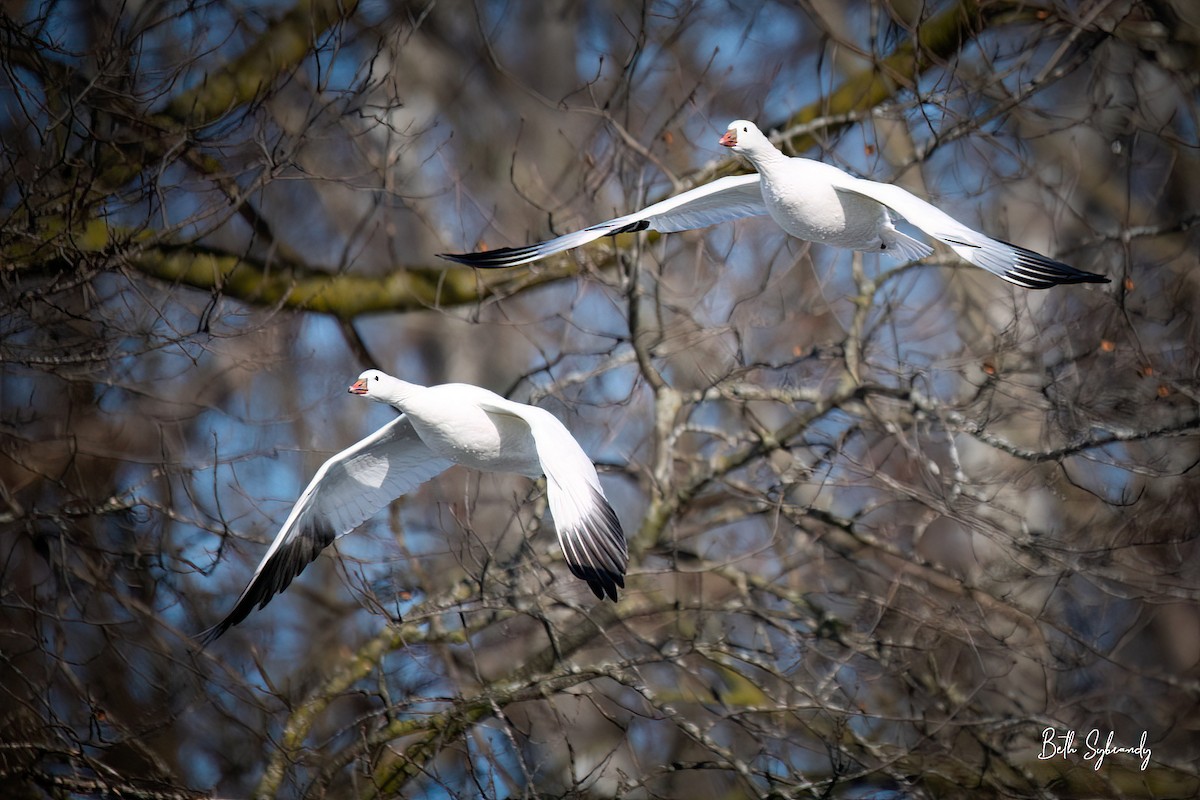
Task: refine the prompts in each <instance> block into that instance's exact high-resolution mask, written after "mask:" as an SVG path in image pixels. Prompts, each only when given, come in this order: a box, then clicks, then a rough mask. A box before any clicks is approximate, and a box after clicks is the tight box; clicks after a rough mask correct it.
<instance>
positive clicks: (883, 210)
mask: <svg viewBox="0 0 1200 800" xmlns="http://www.w3.org/2000/svg"><path fill="white" fill-rule="evenodd" d="M720 143H721V144H723V145H725V146H726V147H729V148H731V149H732V150H733V151H734V152H735V153H739V154H741V155H743V156H745V157H746V158H747V159H749V160H750V163H752V164H753V165H754V168H755V169H756V170H758V172H757V174H751V175H736V176H731V177H727V178H719V179H717V180H715V181H713V182H711V183H707V184H705V185H704V186H698V187H696V188H695V189H692V190H690V191H687V192H684V193H682V194H678V195H675V196H674V197H670V198H668V199H666V200H663V201H662V202H660V203H655V204H654V205H651V206H647V207H646V208H643V209H642V210H641V211H635V212H633V213H632V214H626V215H625V216H623V217H617V218H616V219H610V220H608V221H607V222H601V223H599V224H596V225H592V226H591V227H588V228H584V229H583V230H581V231H575V232H573V233H568V234H564V235H562V236H558V237H556V238H554V239H549V240H547V241H544V242H538V243H537V244H531V245H526V246H525V247H505V248H501V249H498V250H488V251H484V252H480V253H465V254H453V253H441V254H439V255H440V256H441V257H442V258H445V259H448V260H450V261H457V262H458V263H460V264H467V265H468V266H472V267H484V268H494V267H515V266H517V265H518V264H527V263H529V262H530V261H537V260H538V259H542V258H545V257H546V256H549V255H552V254H554V253H559V252H562V251H563V250H569V249H571V248H573V247H579V246H580V245H582V244H587V243H588V242H591V241H593V240H595V239H599V238H600V237H601V236H615V235H617V234H618V233H628V232H631V231H642V230H648V229H649V230H656V231H660V232H662V233H674V232H675V231H686V230H692V229H695V228H704V227H707V226H709V225H714V224H716V223H718V222H726V221H728V220H732V219H740V218H742V217H754V216H762V215H764V214H769V215H770V217H771V219H773V220H775V222H777V223H778V224H779V227H781V228H783V229H784V230H785V231H787V232H788V233H789V234H791V235H792V236H795V237H796V238H798V239H805V240H807V241H810V242H819V243H821V244H828V245H833V246H835V247H845V248H848V249H850V250H863V251H866V252H877V253H886V254H888V255H892V256H895V257H896V258H903V259H909V260H913V259H919V258H924V257H925V256H927V255H929V254H930V253H932V252H933V248H931V247H930V246H929V245H928V244H926V243H925V242H922V241H919V240H917V239H913V238H912V237H910V236H906V235H905V234H903V233H901V232H900V231H898V230H896V227H895V225H893V224H892V219H891V213H890V212H895V213H896V214H899V215H900V216H902V217H904V218H905V219H906V220H908V221H909V222H910V223H911V224H912V225H913V226H915V227H917V228H920V229H921V230H922V231H924V232H925V233H926V234H928V235H929V236H932V237H933V238H934V239H937V240H938V241H940V242H943V243H945V244H946V245H948V246H949V247H950V249H952V250H953V251H954V252H955V253H957V254H958V256H959V257H960V258H962V259H963V260H965V261H967V262H969V263H971V264H974V265H975V266H977V267H982V268H983V269H986V270H987V271H988V272H991V273H992V274H994V275H998V276H999V277H1001V278H1003V279H1004V280H1006V281H1008V282H1009V283H1015V284H1016V285H1017V286H1022V287H1024V288H1026V289H1046V288H1049V287H1051V286H1054V285H1056V284H1060V283H1108V278H1106V277H1104V276H1103V275H1097V274H1095V273H1092V272H1084V271H1083V270H1079V269H1076V268H1075V267H1072V266H1069V265H1067V264H1064V263H1062V262H1061V261H1055V260H1054V259H1052V258H1048V257H1046V256H1043V255H1041V254H1039V253H1035V252H1034V251H1032V250H1027V249H1025V248H1024V247H1020V246H1018V245H1015V244H1009V243H1008V242H1002V241H1000V240H999V239H993V238H991V237H990V236H985V235H984V234H982V233H980V232H979V231H976V230H973V229H971V228H968V227H967V226H966V225H963V224H962V223H961V222H959V221H958V220H956V219H954V218H953V217H951V216H950V215H949V214H946V213H945V212H943V211H941V210H940V209H938V208H936V207H935V206H932V205H930V204H929V203H927V202H925V201H924V200H922V199H920V198H919V197H917V196H915V195H913V194H911V193H909V192H907V191H905V190H904V189H901V188H900V187H899V186H895V185H893V184H890V183H877V182H875V181H869V180H864V179H863V178H856V177H854V176H853V175H850V174H849V173H846V172H843V171H842V170H840V169H838V168H837V167H834V166H831V165H829V164H824V163H822V162H820V161H813V160H812V159H808V158H790V157H788V156H785V155H784V154H783V153H781V152H780V151H779V150H778V149H777V148H776V147H775V145H773V144H771V142H770V140H768V139H767V137H766V136H764V135H763V133H762V131H760V130H759V129H758V127H757V126H756V125H755V124H754V123H753V122H749V121H747V120H744V119H739V120H735V121H734V122H731V123H730V124H729V129H728V130H727V131H726V132H725V135H724V136H722V137H721V140H720Z"/></svg>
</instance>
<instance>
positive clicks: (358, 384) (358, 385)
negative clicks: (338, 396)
mask: <svg viewBox="0 0 1200 800" xmlns="http://www.w3.org/2000/svg"><path fill="white" fill-rule="evenodd" d="M346 391H348V392H350V394H366V393H367V382H366V381H364V380H363V379H362V378H359V379H358V380H356V381H355V382H354V383H352V384H350V388H349V389H347V390H346Z"/></svg>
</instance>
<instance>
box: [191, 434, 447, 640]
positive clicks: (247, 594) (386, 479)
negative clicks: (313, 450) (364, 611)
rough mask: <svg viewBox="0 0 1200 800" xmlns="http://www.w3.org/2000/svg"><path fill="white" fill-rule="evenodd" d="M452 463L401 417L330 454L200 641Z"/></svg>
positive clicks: (238, 618) (267, 599)
mask: <svg viewBox="0 0 1200 800" xmlns="http://www.w3.org/2000/svg"><path fill="white" fill-rule="evenodd" d="M450 466H451V462H449V461H447V460H445V459H442V458H437V457H435V456H434V455H433V454H432V453H431V452H430V451H429V448H427V447H426V446H425V444H424V442H422V441H421V439H420V437H418V436H417V433H416V431H414V430H413V427H412V424H411V423H410V422H409V421H408V419H407V418H406V417H404V416H403V415H401V416H400V417H398V418H396V419H394V420H392V421H391V422H389V423H388V424H387V425H384V426H383V427H382V428H380V429H379V430H377V431H376V432H375V433H373V434H371V435H370V436H368V437H367V438H365V439H363V440H362V441H360V442H358V443H357V444H354V445H352V446H350V447H348V448H346V449H345V450H343V451H342V452H340V453H338V454H337V455H335V456H333V457H332V458H330V459H329V460H328V461H326V462H325V463H324V464H322V465H321V468H320V469H319V470H317V474H316V475H314V476H313V479H312V481H311V482H309V484H308V488H306V489H305V490H304V493H303V494H301V495H300V499H299V500H297V501H296V505H295V506H293V507H292V512H291V513H290V514H289V515H288V518H287V520H286V521H285V522H284V523H283V527H282V528H280V530H279V533H278V534H276V535H275V541H273V542H272V543H271V547H270V548H269V549H268V550H267V554H266V555H265V556H263V559H262V561H261V562H259V565H258V569H256V570H255V571H254V576H253V577H252V578H250V583H249V584H248V585H247V586H246V588H245V590H244V591H243V592H242V594H241V595H240V596H239V597H238V599H237V602H236V603H235V604H234V606H233V610H232V611H230V612H229V614H228V615H227V616H226V617H225V618H224V619H223V620H221V621H220V622H218V623H217V624H216V625H214V626H213V627H211V628H209V629H208V630H206V631H204V632H203V633H201V634H199V637H198V638H199V639H200V641H201V643H202V645H208V644H209V643H211V642H212V641H214V640H215V639H217V638H218V637H219V636H220V635H221V634H223V633H225V631H227V630H229V628H231V627H232V626H234V625H236V624H238V623H239V622H241V621H242V620H244V619H245V618H246V616H247V615H248V614H249V613H250V612H251V611H253V610H254V607H255V606H258V607H259V608H262V607H264V606H265V605H266V604H267V603H268V602H270V600H271V598H272V597H274V596H275V595H276V594H279V593H280V592H282V591H283V590H284V589H286V588H287V587H288V584H290V583H291V582H292V579H293V578H295V577H296V576H297V575H299V574H300V572H301V571H302V570H303V569H304V568H305V567H306V566H308V565H309V563H310V562H312V561H313V560H314V559H315V558H316V557H317V556H318V555H320V553H321V551H322V550H324V549H325V548H326V547H328V546H329V545H330V544H331V543H332V542H333V540H334V539H336V538H337V537H339V536H341V535H342V534H345V533H349V532H350V531H352V530H354V529H355V528H357V527H358V526H359V525H361V524H362V522H363V521H364V520H365V519H367V518H368V517H371V516H373V515H374V514H376V513H378V512H379V510H380V509H382V508H383V507H384V506H386V505H387V504H388V503H390V502H392V501H393V500H395V499H396V498H397V497H400V496H401V495H403V494H405V493H406V492H410V491H412V490H413V489H415V488H416V487H417V486H419V485H421V484H422V483H424V482H425V481H427V480H429V479H430V478H432V477H434V476H435V475H438V474H440V473H441V472H444V471H445V470H446V469H447V468H449V467H450Z"/></svg>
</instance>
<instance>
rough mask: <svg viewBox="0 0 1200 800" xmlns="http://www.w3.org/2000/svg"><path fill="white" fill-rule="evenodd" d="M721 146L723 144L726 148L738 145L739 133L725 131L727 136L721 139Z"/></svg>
mask: <svg viewBox="0 0 1200 800" xmlns="http://www.w3.org/2000/svg"><path fill="white" fill-rule="evenodd" d="M720 144H723V145H725V146H726V147H733V146H734V145H735V144H737V131H736V130H728V131H725V135H724V136H722V137H721V141H720Z"/></svg>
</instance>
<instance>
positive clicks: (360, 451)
mask: <svg viewBox="0 0 1200 800" xmlns="http://www.w3.org/2000/svg"><path fill="white" fill-rule="evenodd" d="M348 391H349V392H350V393H351V394H355V395H358V396H360V397H366V398H368V399H370V400H375V401H377V402H380V403H388V404H390V405H392V406H394V407H395V408H397V409H398V410H399V411H400V412H401V414H400V416H399V417H397V418H396V419H394V420H392V421H391V422H389V423H388V424H387V425H384V426H383V427H382V428H380V429H379V430H377V431H375V432H374V433H372V434H371V435H370V436H368V437H366V438H365V439H363V440H362V441H360V442H358V443H357V444H353V445H351V446H350V447H348V448H346V449H345V450H343V451H342V452H340V453H338V454H337V455H335V456H333V457H332V458H330V459H329V460H328V461H326V462H325V463H324V464H322V465H321V468H320V469H318V470H317V473H316V475H314V476H313V479H312V481H311V482H310V483H309V484H308V488H306V489H305V490H304V492H303V494H301V495H300V499H299V500H297V501H296V505H295V506H294V507H293V508H292V511H291V513H290V514H289V515H288V517H287V520H286V521H285V522H284V523H283V527H282V528H280V529H279V533H277V534H276V535H275V540H274V541H273V542H271V546H270V547H269V548H268V549H267V553H266V555H264V556H263V558H262V561H260V562H259V564H258V568H257V569H256V570H255V571H254V575H253V576H252V577H251V578H250V582H249V584H247V586H246V588H245V590H243V591H242V593H241V595H240V596H239V597H238V599H237V602H236V603H234V606H233V610H232V611H230V612H229V614H228V615H227V616H226V617H225V618H224V619H222V620H221V621H220V622H218V623H217V624H216V625H214V626H213V627H211V628H209V629H208V630H206V631H204V632H203V633H201V634H199V636H198V638H199V639H200V641H201V644H202V646H205V645H207V644H209V643H210V642H212V641H214V640H216V639H217V638H218V637H220V636H221V635H222V634H223V633H225V632H226V631H227V630H229V628H231V627H232V626H234V625H236V624H238V623H239V622H241V621H242V620H244V619H245V618H246V616H247V615H248V614H249V613H250V612H251V611H253V610H254V607H255V606H258V608H260V609H261V608H263V607H264V606H266V605H267V603H268V602H270V600H271V598H272V597H274V596H275V595H276V594H279V593H280V592H282V591H283V590H284V589H286V588H287V586H288V584H290V583H291V582H292V579H293V578H295V577H296V576H297V575H299V574H300V572H301V571H302V570H303V569H304V568H305V567H306V566H308V564H309V563H310V562H311V561H313V560H314V559H316V557H317V556H318V555H319V554H320V553H321V551H322V550H324V549H325V548H326V547H328V546H329V545H330V544H331V543H332V542H333V541H334V539H336V538H338V537H339V536H342V535H344V534H346V533H349V532H350V531H352V530H354V529H355V528H357V527H358V526H359V525H361V524H362V522H363V521H364V520H366V519H367V518H368V517H370V516H372V515H374V514H375V513H377V512H378V511H379V510H380V509H382V508H383V507H385V506H386V505H387V504H388V503H390V502H392V501H393V500H395V499H396V498H397V497H400V496H401V495H403V494H405V493H406V492H410V491H412V490H413V489H415V488H416V487H417V486H419V485H420V484H422V483H424V482H425V481H427V480H429V479H431V478H433V477H434V476H436V475H438V474H440V473H441V472H443V471H445V470H446V469H448V468H450V467H451V466H453V465H454V464H462V465H464V466H467V467H471V468H473V469H478V470H484V471H488V472H516V473H520V474H521V475H526V476H528V477H530V478H539V477H541V476H542V475H545V476H546V485H547V495H548V500H549V504H550V513H551V515H553V517H554V524H555V528H556V530H557V531H558V542H559V545H560V546H561V547H562V550H563V553H564V554H565V555H566V561H567V566H568V568H569V569H570V570H571V574H573V575H574V576H575V577H577V578H580V579H582V580H584V581H586V582H587V585H588V587H590V588H591V590H592V592H593V593H595V595H596V596H597V597H598V598H601V599H603V598H604V597H606V596H607V597H608V598H609V599H611V600H613V601H615V600H616V599H617V589H618V588H622V589H623V588H624V587H625V580H624V575H625V570H626V567H627V565H628V562H629V551H628V549H627V546H626V543H625V534H624V532H623V531H622V529H621V523H620V521H619V520H618V519H617V515H616V513H615V512H614V511H613V509H612V506H610V505H609V504H608V500H607V499H606V498H605V496H604V490H603V489H601V488H600V479H599V477H597V475H596V467H595V465H594V464H593V463H592V461H591V459H590V458H588V456H587V455H586V454H585V453H584V452H583V448H582V447H580V446H579V443H578V442H577V441H575V438H574V437H573V436H572V435H571V434H570V432H569V431H568V430H567V429H566V427H565V426H564V425H563V424H562V423H561V422H560V421H559V420H558V418H557V417H555V416H554V415H553V414H551V413H550V412H548V411H546V410H544V409H541V408H537V407H536V406H530V405H525V404H524V403H517V402H514V401H512V400H507V399H505V398H503V397H501V396H500V395H498V394H495V393H494V392H490V391H488V390H487V389H483V388H480V387H478V386H472V385H470V384H465V383H448V384H443V385H440V386H419V385H417V384H414V383H408V382H407V381H403V380H400V379H399V378H394V377H392V376H390V375H387V374H385V373H383V372H380V371H379V370H375V369H369V370H367V371H366V372H364V373H362V374H361V375H359V376H358V380H356V381H355V382H354V383H353V384H352V385H351V386H350V388H349V389H348Z"/></svg>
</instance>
